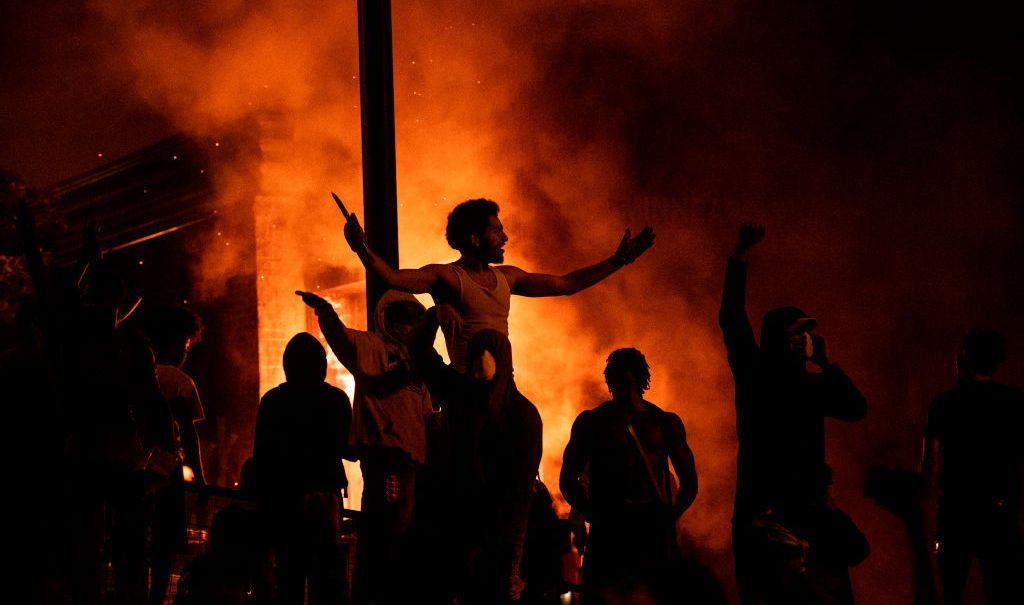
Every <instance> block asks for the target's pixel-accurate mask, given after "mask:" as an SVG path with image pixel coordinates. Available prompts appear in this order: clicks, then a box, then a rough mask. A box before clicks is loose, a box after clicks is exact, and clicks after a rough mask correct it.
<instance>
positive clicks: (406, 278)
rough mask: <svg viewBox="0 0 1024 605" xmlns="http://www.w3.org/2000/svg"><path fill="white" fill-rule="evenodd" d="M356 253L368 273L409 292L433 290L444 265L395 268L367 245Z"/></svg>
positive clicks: (417, 292) (421, 292)
mask: <svg viewBox="0 0 1024 605" xmlns="http://www.w3.org/2000/svg"><path fill="white" fill-rule="evenodd" d="M356 254H357V255H358V256H359V260H360V261H361V262H362V263H363V267H365V268H366V272H367V273H370V274H373V275H376V276H377V277H379V278H380V279H381V280H382V281H383V282H384V283H385V284H387V285H388V287H389V288H394V289H395V290H399V291H401V292H406V293H408V294H426V293H427V292H430V291H431V290H433V289H434V287H435V286H436V285H437V284H438V281H439V279H440V268H441V267H443V265H426V266H423V267H420V268H419V269H394V268H392V267H391V265H389V264H388V263H387V261H385V260H384V259H382V258H381V257H379V256H377V254H376V253H375V252H374V251H373V250H370V248H369V247H368V246H366V245H363V247H362V248H360V249H359V250H358V251H357V252H356Z"/></svg>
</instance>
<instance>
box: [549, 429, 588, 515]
mask: <svg viewBox="0 0 1024 605" xmlns="http://www.w3.org/2000/svg"><path fill="white" fill-rule="evenodd" d="M589 416H590V412H589V411H584V412H582V413H580V415H579V416H577V417H576V421H575V422H573V424H572V431H571V432H570V433H569V443H567V444H566V445H565V451H564V452H563V454H562V469H561V471H560V472H559V474H558V489H559V490H560V491H561V492H562V496H563V497H564V498H565V501H566V502H568V503H569V506H571V507H573V508H574V509H575V510H577V511H578V512H579V513H580V514H582V515H583V517H584V518H585V519H587V520H588V521H593V514H594V510H593V508H592V506H591V504H592V503H591V502H590V498H589V496H588V495H587V489H586V487H584V485H583V481H582V479H581V476H582V475H583V473H584V471H585V470H586V468H587V465H588V464H589V462H590V460H589V451H588V450H589V448H588V447H587V442H588V440H589V438H590V434H589V433H590V430H589V426H588V423H587V419H588V417H589Z"/></svg>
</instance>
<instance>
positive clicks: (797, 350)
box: [761, 307, 818, 364]
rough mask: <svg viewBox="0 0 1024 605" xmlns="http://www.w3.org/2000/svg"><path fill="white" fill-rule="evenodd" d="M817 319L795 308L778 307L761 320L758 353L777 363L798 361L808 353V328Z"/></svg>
mask: <svg viewBox="0 0 1024 605" xmlns="http://www.w3.org/2000/svg"><path fill="white" fill-rule="evenodd" d="M817 325H818V322H817V320H815V319H812V318H810V317H808V316H807V313H804V312H803V311H802V310H801V309H798V308H797V307H779V308H777V309H772V310H771V311H768V312H767V313H765V314H764V318H763V319H762V320H761V352H762V353H764V354H765V355H767V356H768V357H769V358H771V359H775V360H778V361H781V362H789V363H794V364H797V363H800V362H803V361H805V360H807V358H809V357H810V356H811V353H812V352H813V350H814V349H813V346H812V345H811V334H810V333H811V331H812V330H814V328H815V327H817Z"/></svg>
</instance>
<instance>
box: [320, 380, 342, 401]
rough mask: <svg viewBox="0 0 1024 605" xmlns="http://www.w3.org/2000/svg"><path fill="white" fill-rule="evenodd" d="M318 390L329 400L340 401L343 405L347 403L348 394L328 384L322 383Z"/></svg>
mask: <svg viewBox="0 0 1024 605" xmlns="http://www.w3.org/2000/svg"><path fill="white" fill-rule="evenodd" d="M320 389H321V391H322V392H323V393H324V395H325V396H326V397H328V398H329V399H335V400H341V401H344V402H345V403H349V400H348V393H346V392H345V391H343V390H341V389H339V388H338V387H336V386H334V385H333V384H328V383H326V382H325V383H323V386H321V387H320Z"/></svg>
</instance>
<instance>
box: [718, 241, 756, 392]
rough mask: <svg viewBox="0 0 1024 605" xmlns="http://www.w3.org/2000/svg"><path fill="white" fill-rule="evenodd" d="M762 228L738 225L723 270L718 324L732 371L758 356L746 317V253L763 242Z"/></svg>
mask: <svg viewBox="0 0 1024 605" xmlns="http://www.w3.org/2000/svg"><path fill="white" fill-rule="evenodd" d="M764 235H765V227H764V225H755V224H752V223H745V224H743V225H742V226H740V233H739V237H738V238H737V240H736V250H735V252H733V255H732V256H731V257H729V265H728V267H727V268H726V270H725V288H724V289H723V290H722V306H721V308H720V309H719V311H718V325H719V326H720V327H721V328H722V335H723V336H724V337H725V349H726V352H727V353H728V356H729V366H730V367H731V368H732V370H733V372H736V371H737V369H739V368H741V367H743V366H744V365H745V364H746V363H747V362H748V361H750V360H751V359H752V358H753V357H754V356H755V355H756V354H757V341H756V340H755V339H754V329H753V328H752V327H751V325H750V319H749V318H748V317H747V254H748V253H749V252H750V249H751V248H753V247H754V246H756V245H757V244H758V243H759V242H760V241H761V240H763V239H764Z"/></svg>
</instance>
